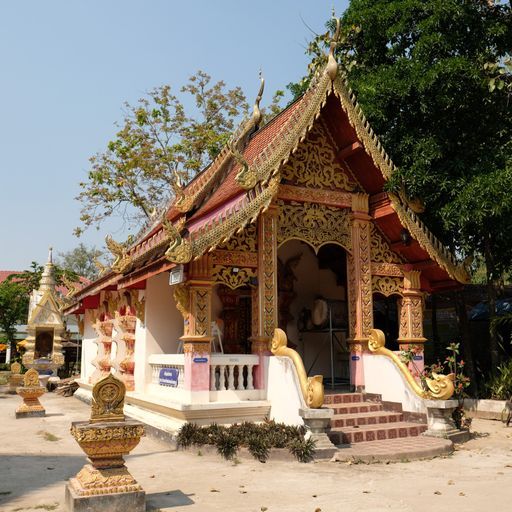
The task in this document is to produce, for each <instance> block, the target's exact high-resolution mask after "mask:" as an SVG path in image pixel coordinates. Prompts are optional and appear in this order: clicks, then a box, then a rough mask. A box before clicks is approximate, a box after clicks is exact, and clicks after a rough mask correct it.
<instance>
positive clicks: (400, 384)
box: [363, 354, 427, 414]
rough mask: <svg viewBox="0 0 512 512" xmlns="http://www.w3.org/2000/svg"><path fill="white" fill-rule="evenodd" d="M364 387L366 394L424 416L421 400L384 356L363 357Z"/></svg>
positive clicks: (424, 411) (371, 355)
mask: <svg viewBox="0 0 512 512" xmlns="http://www.w3.org/2000/svg"><path fill="white" fill-rule="evenodd" d="M363 365H364V385H365V391H366V392H367V393H376V394H379V395H381V396H382V400H384V401H386V402H397V403H401V404H402V409H403V410H404V411H407V412H417V413H422V414H426V412H427V411H426V408H425V406H424V405H423V400H422V399H421V398H420V397H419V396H418V395H416V393H414V391H413V390H412V389H411V388H410V387H409V384H408V383H407V381H406V380H405V378H404V376H403V375H402V372H400V370H399V369H398V367H397V366H396V365H395V364H394V363H393V361H392V360H391V359H389V358H388V357H386V356H378V355H375V354H364V355H363Z"/></svg>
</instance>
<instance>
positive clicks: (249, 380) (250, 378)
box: [246, 364, 254, 390]
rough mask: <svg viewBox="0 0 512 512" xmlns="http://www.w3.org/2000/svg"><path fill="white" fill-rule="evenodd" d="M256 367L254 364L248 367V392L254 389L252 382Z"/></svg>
mask: <svg viewBox="0 0 512 512" xmlns="http://www.w3.org/2000/svg"><path fill="white" fill-rule="evenodd" d="M253 368H254V366H253V365H252V364H248V365H247V388H246V389H248V390H253V389H254V383H253V381H252V369H253Z"/></svg>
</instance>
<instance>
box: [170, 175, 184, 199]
mask: <svg viewBox="0 0 512 512" xmlns="http://www.w3.org/2000/svg"><path fill="white" fill-rule="evenodd" d="M171 186H172V190H173V192H174V195H175V197H176V203H177V204H179V203H181V202H183V199H184V197H185V193H184V192H183V189H184V188H185V187H184V185H183V182H182V180H181V176H180V175H179V173H178V171H177V170H174V179H173V180H172V182H171Z"/></svg>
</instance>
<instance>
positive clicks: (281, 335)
mask: <svg viewBox="0 0 512 512" xmlns="http://www.w3.org/2000/svg"><path fill="white" fill-rule="evenodd" d="M287 344H288V338H287V337H286V333H285V332H284V331H283V330H282V329H279V328H277V329H274V337H273V338H272V344H271V346H270V351H271V352H272V354H275V353H276V352H277V351H278V350H279V349H280V348H283V347H286V346H287Z"/></svg>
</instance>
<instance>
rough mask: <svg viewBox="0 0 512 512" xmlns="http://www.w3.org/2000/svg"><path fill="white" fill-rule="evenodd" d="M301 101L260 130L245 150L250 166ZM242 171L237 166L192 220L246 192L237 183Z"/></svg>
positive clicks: (293, 104)
mask: <svg viewBox="0 0 512 512" xmlns="http://www.w3.org/2000/svg"><path fill="white" fill-rule="evenodd" d="M301 103H302V102H301V100H300V99H299V100H298V101H296V102H295V103H292V104H291V105H290V106H289V107H287V108H286V109H285V110H283V111H282V112H280V113H279V114H278V115H277V116H276V117H274V118H273V119H272V120H271V121H270V122H269V123H267V124H266V125H265V126H264V127H263V128H261V130H258V131H257V132H256V133H255V134H254V136H253V137H252V138H251V139H250V141H249V143H248V144H247V147H246V148H245V150H244V158H245V159H246V160H247V162H248V163H249V164H251V163H252V162H254V160H255V158H256V157H257V156H258V155H259V154H260V153H261V152H262V151H263V150H264V149H265V148H266V147H267V146H268V145H269V144H270V143H271V142H272V140H274V137H275V136H276V135H277V134H278V133H279V130H281V128H282V127H283V125H284V124H285V123H286V122H287V121H288V119H290V117H291V116H292V114H293V113H294V112H295V111H296V110H297V109H298V108H299V107H300V105H301ZM239 170H240V165H238V164H237V165H235V166H233V168H232V169H231V171H230V172H229V174H228V175H227V176H226V178H225V179H224V181H223V182H222V183H221V184H220V185H219V187H218V188H217V190H216V191H215V192H214V193H213V194H212V196H211V197H210V198H209V199H208V200H207V201H206V202H205V203H204V204H203V205H202V206H201V207H200V209H199V211H198V212H197V213H196V215H194V216H193V217H192V218H199V217H202V216H203V215H205V214H207V213H209V212H211V211H212V210H214V209H215V208H218V207H219V206H221V205H222V204H224V203H225V202H226V201H228V200H229V199H231V198H233V197H235V196H236V195H238V194H240V193H242V192H244V189H243V188H242V187H240V185H239V184H238V183H237V182H236V175H237V174H238V171H239Z"/></svg>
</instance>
